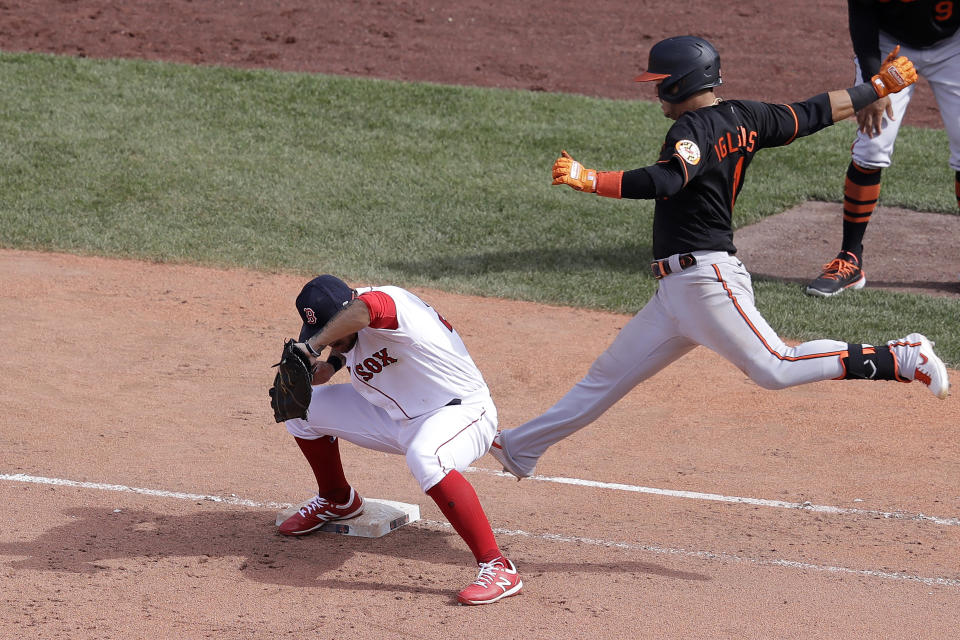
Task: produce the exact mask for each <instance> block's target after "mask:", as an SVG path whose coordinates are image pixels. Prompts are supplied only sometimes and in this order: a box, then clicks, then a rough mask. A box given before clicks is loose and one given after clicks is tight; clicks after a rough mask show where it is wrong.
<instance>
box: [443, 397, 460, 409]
mask: <svg viewBox="0 0 960 640" xmlns="http://www.w3.org/2000/svg"><path fill="white" fill-rule="evenodd" d="M460 403H461V400H460V398H454V399H453V400H451V401H450V402H448V403H447V404H445V405H443V406H445V407H455V406H457V405H458V404H460Z"/></svg>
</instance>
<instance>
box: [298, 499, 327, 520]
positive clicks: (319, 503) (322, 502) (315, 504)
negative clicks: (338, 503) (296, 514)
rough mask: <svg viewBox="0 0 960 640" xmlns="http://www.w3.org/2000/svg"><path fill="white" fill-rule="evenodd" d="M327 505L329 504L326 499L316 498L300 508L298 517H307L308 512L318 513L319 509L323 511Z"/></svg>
mask: <svg viewBox="0 0 960 640" xmlns="http://www.w3.org/2000/svg"><path fill="white" fill-rule="evenodd" d="M329 504H330V501H329V500H327V499H326V498H321V497H320V496H317V497H316V498H314V499H313V500H311V501H310V503H309V504H306V505H304V506H302V507H300V515H301V516H308V515H310V512H312V511H320V510H321V509H325V508H326V507H327V505H329Z"/></svg>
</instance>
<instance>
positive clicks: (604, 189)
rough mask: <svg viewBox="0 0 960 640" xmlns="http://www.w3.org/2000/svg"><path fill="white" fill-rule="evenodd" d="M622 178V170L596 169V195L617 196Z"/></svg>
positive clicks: (618, 195)
mask: <svg viewBox="0 0 960 640" xmlns="http://www.w3.org/2000/svg"><path fill="white" fill-rule="evenodd" d="M622 179H623V171H597V195H598V196H604V197H606V198H619V197H620V182H621V180H622Z"/></svg>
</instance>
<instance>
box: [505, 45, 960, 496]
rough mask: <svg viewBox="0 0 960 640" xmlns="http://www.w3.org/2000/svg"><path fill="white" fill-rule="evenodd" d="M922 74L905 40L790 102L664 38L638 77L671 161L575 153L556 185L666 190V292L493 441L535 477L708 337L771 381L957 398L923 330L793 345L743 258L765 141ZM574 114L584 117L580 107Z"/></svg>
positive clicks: (558, 166)
mask: <svg viewBox="0 0 960 640" xmlns="http://www.w3.org/2000/svg"><path fill="white" fill-rule="evenodd" d="M916 77H917V76H916V73H914V72H913V69H912V66H911V65H910V61H909V60H907V59H906V58H903V57H900V58H898V57H896V51H894V52H893V53H892V54H891V55H890V56H889V57H888V58H887V59H886V60H885V61H884V63H883V65H882V66H881V70H880V72H879V73H878V74H877V75H875V76H874V77H873V78H871V80H870V82H867V83H863V84H860V85H857V86H856V87H853V88H852V89H840V90H837V91H831V92H830V93H821V94H819V95H816V96H814V97H812V98H810V99H808V100H805V101H803V102H795V103H793V104H789V105H786V104H768V103H765V102H755V101H749V100H721V99H720V98H719V97H717V95H716V94H715V93H714V88H715V87H716V86H718V85H719V84H721V79H720V56H719V55H718V54H717V51H716V50H715V49H714V48H713V46H712V45H711V44H710V43H709V42H707V41H706V40H703V39H701V38H697V37H693V36H679V37H676V38H668V39H667V40H664V41H661V42H659V43H657V44H656V45H654V47H653V48H652V49H651V50H650V61H649V65H648V69H647V71H646V73H644V74H643V75H641V76H640V77H639V78H637V80H639V81H644V82H655V83H656V88H657V96H658V97H659V99H660V106H661V108H662V109H663V113H664V115H666V116H667V117H668V118H670V119H672V120H675V121H676V122H675V123H674V124H673V126H672V127H670V130H669V131H668V132H667V136H666V140H665V141H664V144H663V146H662V147H661V150H660V155H659V158H658V160H657V161H656V162H655V163H654V164H652V165H649V166H646V167H642V168H639V169H633V170H632V171H595V170H593V169H587V168H585V167H584V166H582V165H581V164H580V163H579V162H576V161H575V160H574V159H573V158H571V157H570V156H569V155H568V154H567V153H566V152H563V153H562V155H561V157H560V158H559V159H557V161H556V162H555V163H554V165H553V184H557V185H559V184H565V185H568V186H570V187H572V188H574V189H576V190H577V191H583V192H586V193H595V194H597V195H600V196H606V197H608V198H643V199H655V205H654V218H653V256H654V258H655V260H654V261H653V263H652V264H651V269H652V271H653V276H654V277H655V278H657V279H658V280H659V287H658V290H657V293H656V295H654V297H653V298H652V299H651V300H650V301H649V302H647V304H646V306H644V307H643V309H641V310H640V311H639V313H637V315H635V316H634V317H633V318H632V319H631V320H630V321H629V322H628V323H627V324H626V326H624V327H623V329H622V330H621V331H620V333H619V334H618V335H617V337H616V339H614V341H613V343H612V344H611V345H610V346H609V347H608V348H607V350H606V351H604V352H603V353H602V354H600V356H599V357H598V358H597V359H596V361H595V362H594V363H593V364H592V365H591V366H590V370H589V371H588V372H587V375H586V376H585V377H584V378H583V379H582V380H581V381H580V382H578V383H577V384H576V385H575V386H574V387H573V388H572V389H571V390H570V391H568V392H567V394H566V395H565V396H564V397H563V398H561V399H560V400H559V401H558V402H557V403H556V404H555V405H554V406H553V407H551V408H550V409H549V410H547V412H546V413H544V414H543V415H541V416H539V417H537V418H534V419H533V420H530V421H529V422H526V423H525V424H523V425H521V426H519V427H517V428H516V429H511V430H508V431H503V432H502V433H498V434H497V437H496V438H495V439H494V442H493V445H492V447H491V449H490V453H491V454H492V455H493V456H494V457H495V458H496V459H497V460H498V461H499V462H500V463H501V464H502V465H503V466H504V468H505V469H506V470H507V471H509V472H511V473H513V474H514V475H516V476H517V477H525V476H530V475H531V474H532V473H533V470H534V468H535V466H536V464H537V461H538V460H539V459H540V456H542V455H543V454H544V452H545V451H546V450H547V449H548V448H549V447H550V446H551V445H553V444H555V443H557V442H559V441H560V440H562V439H563V438H565V437H567V436H569V435H571V434H573V433H574V432H576V431H577V430H579V429H581V428H583V427H585V426H587V425H588V424H590V423H591V422H593V421H594V420H596V419H597V418H598V417H600V416H601V415H602V414H603V413H604V412H605V411H606V410H607V409H609V408H610V407H611V406H613V404H614V403H616V402H617V401H618V400H619V399H620V398H622V397H623V396H624V395H625V394H626V393H627V392H628V391H630V390H631V389H633V388H634V387H636V386H637V385H638V384H640V383H641V382H642V381H644V380H646V379H647V378H649V377H650V376H652V375H654V374H655V373H657V372H658V371H660V370H661V369H663V368H664V367H666V366H667V365H669V364H670V363H671V362H673V361H675V360H677V359H678V358H680V357H681V356H683V355H684V354H686V353H688V352H689V351H690V350H691V349H693V348H694V347H696V346H697V345H698V344H699V345H703V346H705V347H707V348H709V349H711V350H712V351H715V352H716V353H718V354H720V355H722V356H723V357H725V358H726V359H727V360H729V361H730V362H732V363H733V364H734V365H736V367H737V368H738V369H739V370H740V371H743V372H744V373H745V374H746V375H748V376H749V377H750V378H751V379H752V380H753V381H754V382H756V383H757V384H758V385H760V386H762V387H764V388H765V389H783V388H786V387H792V386H795V385H799V384H804V383H808V382H816V381H819V380H844V379H864V378H867V379H873V380H899V381H902V382H909V381H912V380H919V381H920V382H921V383H922V384H924V385H926V386H927V387H928V388H929V389H930V391H932V392H933V394H934V395H936V396H937V397H938V398H945V397H946V396H947V394H948V392H949V388H950V384H949V380H948V377H947V370H946V367H944V364H943V362H941V361H940V359H939V358H938V357H937V356H936V355H935V354H934V352H933V348H932V344H931V342H930V341H929V340H927V339H926V338H925V337H924V336H922V335H920V334H919V333H912V334H910V335H908V336H906V337H905V338H901V339H898V340H891V341H889V342H887V343H886V344H884V345H880V346H873V345H868V344H860V343H849V344H848V343H846V342H839V341H836V340H814V341H811V342H805V343H803V344H800V345H797V346H796V347H790V346H788V345H787V344H785V343H784V342H783V340H781V339H780V337H779V336H777V334H776V332H775V331H774V330H773V329H772V328H771V327H770V325H769V324H767V322H766V320H764V318H763V316H761V315H760V312H759V311H757V308H756V307H755V306H754V294H753V285H752V282H751V278H750V274H749V273H748V272H747V269H746V267H744V265H743V263H742V262H740V260H738V259H737V258H736V257H735V256H734V254H735V253H736V250H737V249H736V247H735V246H734V244H733V226H732V217H733V207H734V203H735V201H736V199H737V195H738V194H739V193H740V190H741V188H742V187H743V183H744V180H745V178H746V174H747V170H748V168H749V166H750V162H751V161H752V160H753V157H754V156H755V155H756V153H757V152H758V151H760V150H761V149H764V148H767V147H777V146H782V145H787V144H790V143H791V142H792V141H793V140H795V139H796V138H798V137H800V136H806V135H810V134H812V133H815V132H817V131H819V130H821V129H823V128H824V127H827V126H829V125H831V124H833V123H834V122H837V121H839V120H843V119H844V118H848V117H850V116H852V115H853V113H854V111H855V110H858V109H862V108H863V107H865V106H866V105H868V104H870V103H872V102H874V101H876V100H877V99H878V98H879V97H883V96H885V95H887V94H888V93H890V92H892V91H899V90H901V89H903V88H904V87H905V86H907V85H909V84H910V83H911V82H914V81H915V80H916ZM567 120H569V121H571V122H576V115H575V114H569V117H568V118H567ZM588 126H589V124H588ZM595 133H599V132H595Z"/></svg>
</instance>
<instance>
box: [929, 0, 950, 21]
mask: <svg viewBox="0 0 960 640" xmlns="http://www.w3.org/2000/svg"><path fill="white" fill-rule="evenodd" d="M933 10H934V11H935V12H936V14H937V15H936V20H937V21H939V22H944V21H945V20H949V19H950V18H951V17H952V16H953V2H952V0H944V1H943V2H938V3H937V4H935V5H933Z"/></svg>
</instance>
